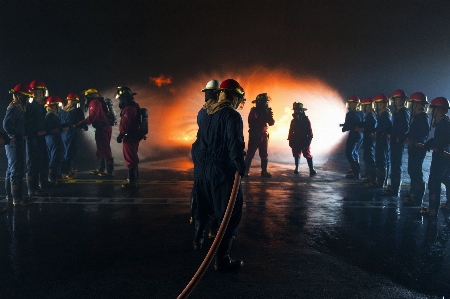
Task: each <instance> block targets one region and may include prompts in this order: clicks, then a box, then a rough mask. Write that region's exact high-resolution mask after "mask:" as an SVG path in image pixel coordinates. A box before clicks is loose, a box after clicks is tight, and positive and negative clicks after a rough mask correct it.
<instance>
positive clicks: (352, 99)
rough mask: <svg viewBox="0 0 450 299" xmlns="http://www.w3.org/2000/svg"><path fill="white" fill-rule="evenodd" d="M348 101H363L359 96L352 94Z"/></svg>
mask: <svg viewBox="0 0 450 299" xmlns="http://www.w3.org/2000/svg"><path fill="white" fill-rule="evenodd" d="M347 103H361V100H360V99H359V97H358V96H351V97H349V98H348V100H347Z"/></svg>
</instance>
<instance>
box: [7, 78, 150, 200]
mask: <svg viewBox="0 0 450 299" xmlns="http://www.w3.org/2000/svg"><path fill="white" fill-rule="evenodd" d="M10 93H11V95H12V101H11V103H10V104H9V105H8V108H7V110H6V114H5V117H4V119H3V128H4V130H5V132H4V133H1V138H0V143H2V144H5V150H6V157H7V160H8V166H7V169H6V174H5V189H6V199H7V200H12V202H13V204H14V205H29V204H32V203H33V200H32V197H33V196H45V195H47V194H48V188H51V187H54V186H56V185H57V184H58V182H59V180H60V179H74V178H75V177H76V173H77V171H78V162H79V160H78V159H79V158H78V155H77V153H78V147H79V143H80V135H79V134H80V133H79V131H80V130H85V131H87V130H88V125H92V127H93V128H94V129H95V142H96V157H97V168H96V169H95V170H92V171H91V172H90V174H92V175H97V176H101V177H112V176H113V171H114V158H113V157H112V153H111V145H110V142H111V133H112V126H113V125H114V124H115V123H116V115H115V111H114V108H113V107H112V103H111V100H110V99H104V98H103V97H102V96H101V95H100V93H99V92H98V90H96V89H94V88H90V89H87V90H86V91H85V92H84V97H85V103H84V104H85V105H84V106H85V111H86V112H88V115H87V117H85V116H84V112H83V111H82V109H81V105H80V98H79V96H78V95H77V94H75V93H69V94H68V95H67V97H66V98H65V99H61V98H60V97H58V96H48V89H47V86H46V84H45V83H44V82H42V81H40V80H33V81H32V82H31V83H30V84H24V83H22V84H18V85H16V86H15V87H14V88H13V89H11V90H10ZM134 95H136V93H133V92H132V91H131V89H130V88H128V87H125V86H121V87H118V89H117V94H116V98H117V99H119V108H120V109H121V114H120V116H121V120H120V125H119V132H120V133H119V135H118V137H117V142H118V143H122V144H123V155H124V160H125V163H126V166H127V168H128V179H127V180H126V182H124V183H123V184H122V188H124V189H127V188H136V187H137V185H138V163H139V158H138V147H139V142H140V140H142V139H143V138H145V133H143V130H142V127H143V126H144V125H143V123H142V109H141V108H140V107H139V105H138V104H137V103H136V102H135V101H134ZM144 110H145V111H146V109H144ZM147 129H148V128H147ZM25 169H26V183H27V188H28V195H29V196H28V197H23V177H24V170H25ZM3 209H4V208H3Z"/></svg>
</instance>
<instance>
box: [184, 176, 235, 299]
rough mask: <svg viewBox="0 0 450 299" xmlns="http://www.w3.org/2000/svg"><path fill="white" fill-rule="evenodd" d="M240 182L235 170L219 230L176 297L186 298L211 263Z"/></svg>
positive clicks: (229, 216) (231, 210) (225, 227)
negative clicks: (200, 262)
mask: <svg viewBox="0 0 450 299" xmlns="http://www.w3.org/2000/svg"><path fill="white" fill-rule="evenodd" d="M240 183H241V176H240V175H239V172H237V171H236V173H235V175H234V184H233V189H232V191H231V195H230V199H229V201H228V205H227V209H226V211H225V215H224V216H223V220H222V223H221V224H220V227H219V231H218V232H217V234H216V237H215V238H214V241H213V243H212V245H211V248H209V251H208V254H207V255H206V257H205V259H204V260H203V262H202V264H201V265H200V267H199V268H198V270H197V272H195V274H194V276H193V277H192V279H191V281H189V283H188V285H187V286H186V287H185V288H184V290H183V291H182V292H181V294H180V295H178V297H177V299H185V298H188V297H189V295H190V294H191V293H192V291H193V290H194V289H195V287H196V286H197V284H198V283H199V282H200V280H201V279H202V277H203V274H205V272H206V270H207V269H208V266H209V264H210V263H211V261H212V259H213V257H214V255H215V254H216V252H217V249H218V248H219V244H220V242H221V241H222V238H223V235H224V234H225V230H226V229H227V226H228V223H229V222H230V218H231V213H232V212H233V208H234V204H235V202H236V196H237V193H238V190H239V184H240Z"/></svg>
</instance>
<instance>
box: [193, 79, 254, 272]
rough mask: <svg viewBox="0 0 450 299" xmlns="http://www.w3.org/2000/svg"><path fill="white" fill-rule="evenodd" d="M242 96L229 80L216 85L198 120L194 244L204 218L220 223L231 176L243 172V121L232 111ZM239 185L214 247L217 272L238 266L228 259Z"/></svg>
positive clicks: (238, 206) (199, 237) (239, 202)
mask: <svg viewBox="0 0 450 299" xmlns="http://www.w3.org/2000/svg"><path fill="white" fill-rule="evenodd" d="M243 96H244V89H243V88H242V87H241V86H240V85H239V83H238V82H237V81H235V80H233V79H227V80H225V81H223V82H222V83H221V84H220V86H219V99H218V101H217V102H216V103H214V102H211V103H210V104H209V105H208V106H207V107H206V112H207V114H208V115H207V116H205V117H203V118H202V119H201V121H200V123H199V129H198V133H197V140H196V141H195V142H194V144H193V145H192V153H193V155H194V157H193V160H194V162H195V163H196V166H195V167H196V176H195V178H194V180H195V181H194V188H195V191H194V194H196V196H195V197H194V201H195V202H194V206H195V209H194V211H193V212H194V219H195V222H196V224H197V223H198V225H196V231H195V236H194V247H195V246H199V245H200V242H201V241H202V239H203V234H204V227H205V226H206V224H207V223H208V219H209V218H211V217H216V219H217V227H219V226H220V223H221V222H222V219H223V216H224V214H225V210H226V207H227V202H228V200H229V197H230V194H231V191H232V188H233V183H234V175H235V172H236V171H237V172H238V173H239V174H240V175H241V176H243V175H244V173H245V163H244V154H243V153H244V136H243V123H242V118H241V115H240V114H239V112H237V111H236V108H238V106H239V104H240V102H241V101H242V99H243ZM242 204H243V196H242V187H241V185H239V190H238V194H237V198H236V203H235V205H234V208H233V211H232V215H231V219H230V222H229V224H228V227H227V229H226V231H225V234H224V236H223V239H222V241H221V243H220V245H219V248H218V250H217V254H216V257H215V265H214V268H215V269H216V270H218V271H233V270H237V269H239V268H241V267H242V266H243V262H242V261H241V260H233V259H231V258H230V255H229V254H230V250H231V246H232V242H233V239H234V236H233V235H234V234H236V230H237V227H238V224H239V222H240V219H241V217H242Z"/></svg>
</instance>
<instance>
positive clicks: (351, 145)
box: [341, 96, 364, 179]
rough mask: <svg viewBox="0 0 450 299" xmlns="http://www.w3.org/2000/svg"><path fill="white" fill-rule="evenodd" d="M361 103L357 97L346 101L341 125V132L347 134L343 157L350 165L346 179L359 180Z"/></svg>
mask: <svg viewBox="0 0 450 299" xmlns="http://www.w3.org/2000/svg"><path fill="white" fill-rule="evenodd" d="M360 104H361V101H360V99H359V97H358V96H351V97H349V98H348V100H347V108H348V112H347V114H346V115H345V122H344V123H343V124H342V125H341V126H342V132H347V131H349V133H348V137H347V144H346V147H345V155H346V157H347V160H348V162H349V163H350V168H351V173H349V174H347V175H346V176H345V177H346V178H348V179H359V172H360V165H359V153H358V151H359V149H360V147H361V144H362V139H363V134H362V133H361V132H360V130H359V128H358V126H360V124H361V123H362V122H363V121H364V113H363V112H361V111H360Z"/></svg>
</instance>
